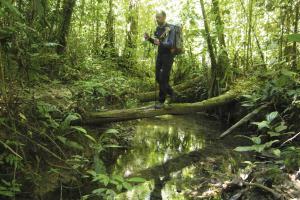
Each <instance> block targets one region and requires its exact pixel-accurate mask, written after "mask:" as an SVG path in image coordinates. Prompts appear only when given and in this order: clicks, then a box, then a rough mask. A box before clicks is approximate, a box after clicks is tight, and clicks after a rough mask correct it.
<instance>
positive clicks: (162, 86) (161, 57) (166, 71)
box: [155, 53, 174, 103]
mask: <svg viewBox="0 0 300 200" xmlns="http://www.w3.org/2000/svg"><path fill="white" fill-rule="evenodd" d="M173 62H174V55H173V54H171V53H166V54H162V53H159V54H158V55H157V58H156V70H155V78H156V81H157V82H158V84H159V102H161V103H163V102H165V100H166V96H167V94H168V95H171V96H172V95H173V89H172V87H171V86H170V85H169V79H170V73H171V69H172V65H173Z"/></svg>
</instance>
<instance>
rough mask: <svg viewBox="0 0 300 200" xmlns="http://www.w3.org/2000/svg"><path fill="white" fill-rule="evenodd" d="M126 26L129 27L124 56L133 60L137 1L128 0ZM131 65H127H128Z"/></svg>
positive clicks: (135, 40)
mask: <svg viewBox="0 0 300 200" xmlns="http://www.w3.org/2000/svg"><path fill="white" fill-rule="evenodd" d="M127 25H129V30H127V35H126V43H125V56H126V57H127V58H129V59H133V58H134V53H135V51H136V47H137V37H138V1H136V0H130V2H129V9H128V17H127ZM131 64H132V63H129V65H131Z"/></svg>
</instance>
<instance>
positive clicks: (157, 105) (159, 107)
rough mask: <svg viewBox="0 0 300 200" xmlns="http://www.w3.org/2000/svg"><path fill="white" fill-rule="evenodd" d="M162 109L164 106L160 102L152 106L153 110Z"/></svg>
mask: <svg viewBox="0 0 300 200" xmlns="http://www.w3.org/2000/svg"><path fill="white" fill-rule="evenodd" d="M163 107H164V104H163V103H161V102H158V103H156V104H155V105H154V108H155V109H161V108H163Z"/></svg>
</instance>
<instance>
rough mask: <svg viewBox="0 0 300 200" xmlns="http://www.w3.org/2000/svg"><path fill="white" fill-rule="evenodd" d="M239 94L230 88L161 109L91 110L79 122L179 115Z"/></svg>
mask: <svg viewBox="0 0 300 200" xmlns="http://www.w3.org/2000/svg"><path fill="white" fill-rule="evenodd" d="M239 96H240V92H237V91H236V90H230V91H228V92H226V93H224V94H222V95H220V96H217V97H213V98H210V99H207V100H204V101H201V102H196V103H175V104H169V105H166V106H165V107H164V108H162V109H155V108H153V107H151V108H132V109H124V110H112V111H104V112H92V113H87V114H86V115H85V117H83V119H82V120H81V124H91V125H97V124H103V123H109V122H119V121H126V120H134V119H140V118H150V117H155V116H161V115H167V114H171V115H180V114H189V113H196V112H200V111H204V110H208V109H212V108H216V107H218V106H222V105H225V104H227V103H229V102H232V101H233V100H234V99H236V98H238V97H239ZM73 123H74V124H76V123H79V121H75V122H73Z"/></svg>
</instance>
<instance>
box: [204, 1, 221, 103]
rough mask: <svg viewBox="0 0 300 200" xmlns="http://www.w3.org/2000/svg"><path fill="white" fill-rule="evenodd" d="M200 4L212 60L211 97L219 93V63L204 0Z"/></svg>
mask: <svg viewBox="0 0 300 200" xmlns="http://www.w3.org/2000/svg"><path fill="white" fill-rule="evenodd" d="M200 4H201V11H202V16H203V20H204V27H205V33H206V41H207V47H208V52H209V56H210V60H211V80H210V88H209V97H213V96H217V95H218V93H219V91H218V90H219V89H218V83H217V70H218V65H217V61H216V56H215V53H214V49H213V44H212V39H211V36H210V30H209V25H208V20H207V17H206V12H205V7H204V2H203V0H200Z"/></svg>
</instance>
